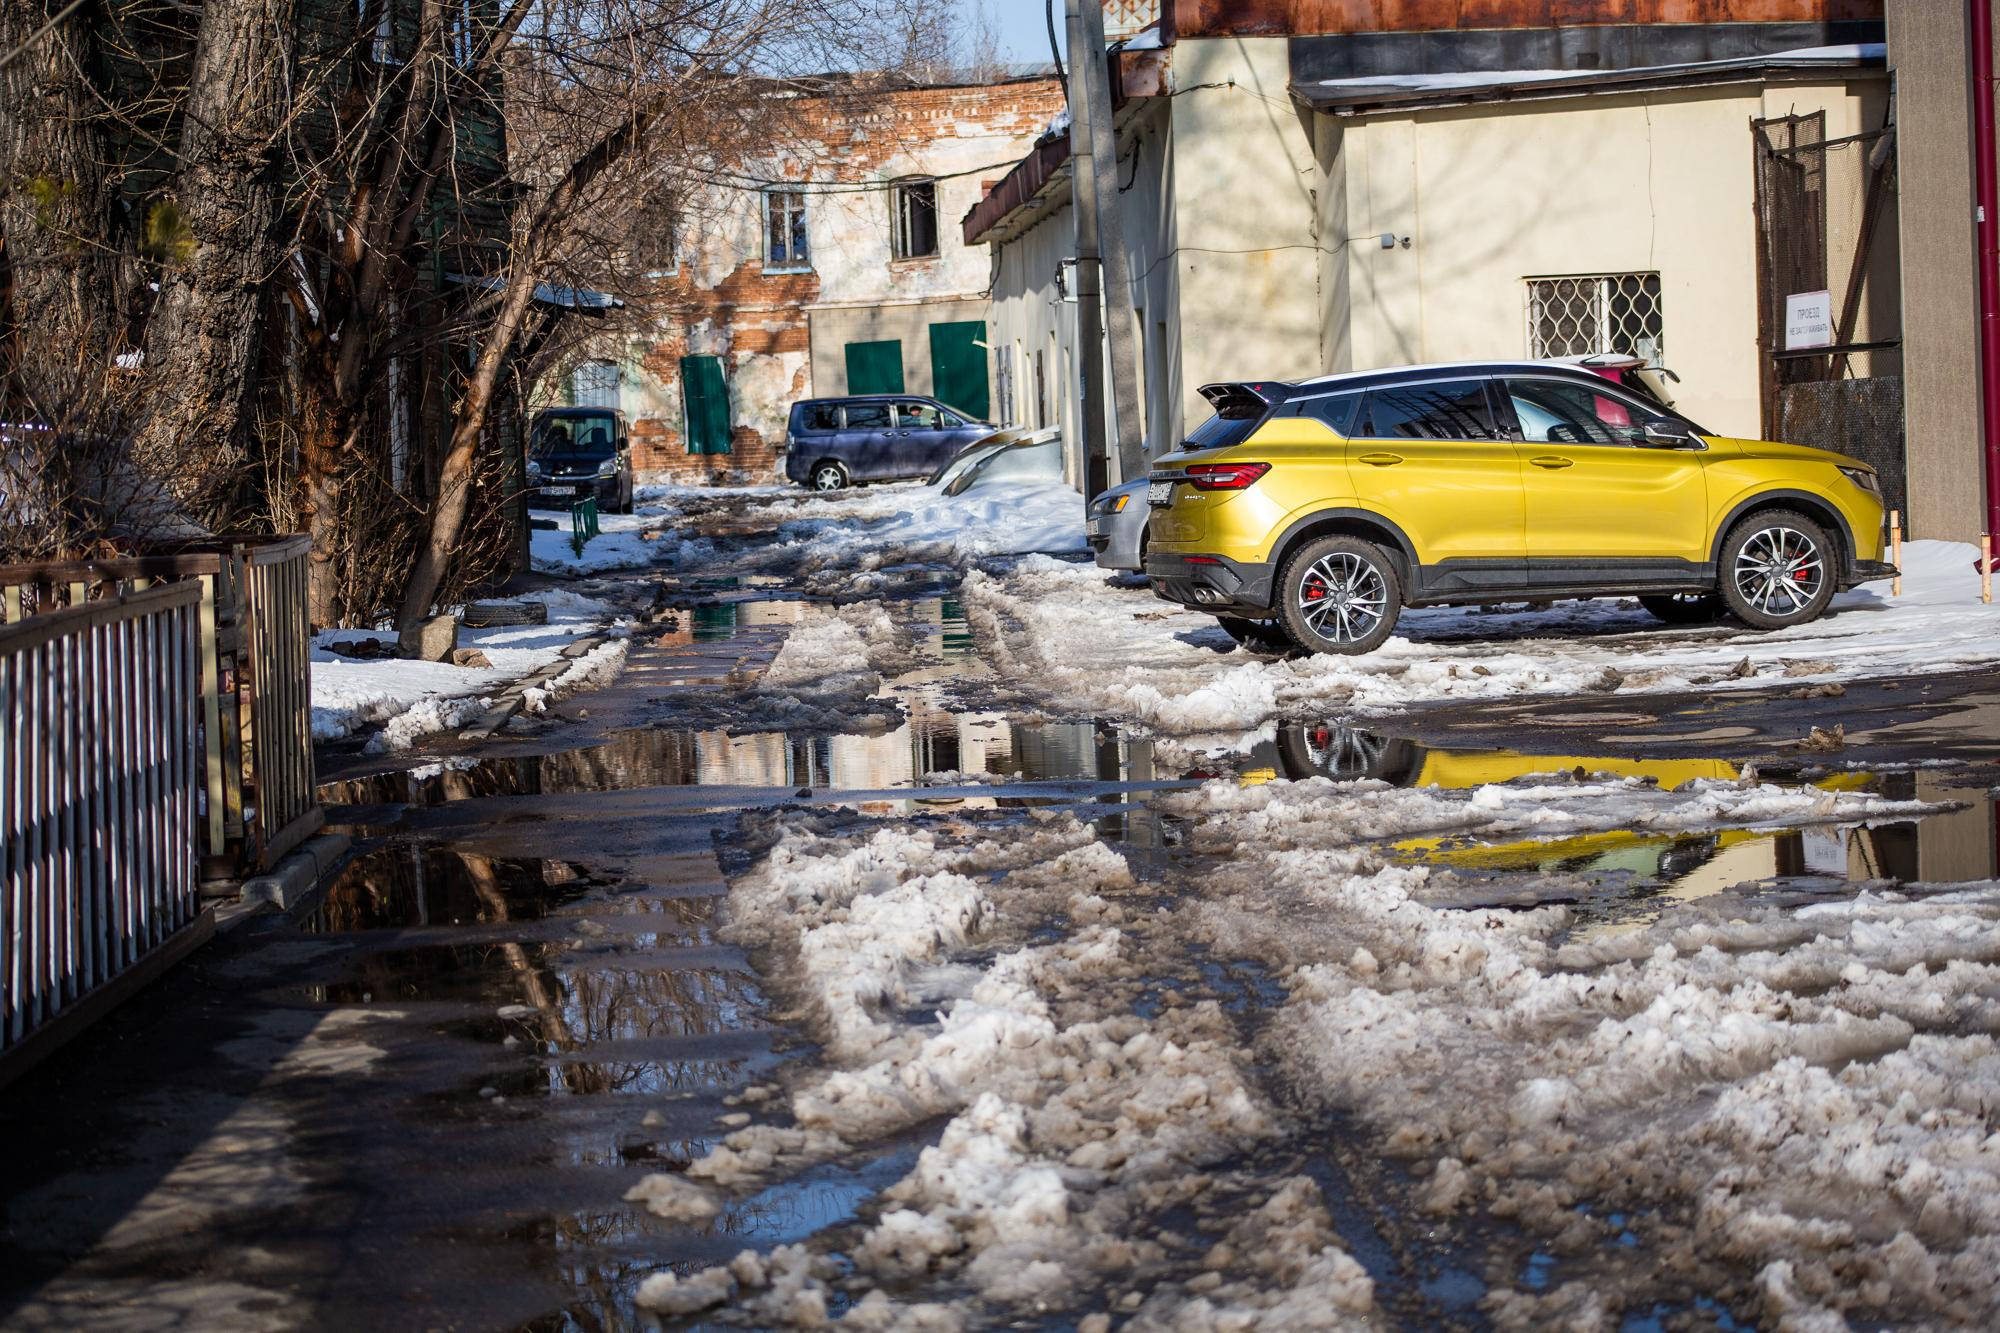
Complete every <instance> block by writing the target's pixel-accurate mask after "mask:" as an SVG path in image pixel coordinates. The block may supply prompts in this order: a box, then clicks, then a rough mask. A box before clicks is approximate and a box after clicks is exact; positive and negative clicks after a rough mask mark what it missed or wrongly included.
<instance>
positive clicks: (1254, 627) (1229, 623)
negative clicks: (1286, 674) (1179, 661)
mask: <svg viewBox="0 0 2000 1333" xmlns="http://www.w3.org/2000/svg"><path fill="white" fill-rule="evenodd" d="M1215 623H1216V624H1218V625H1220V626H1222V632H1223V633H1224V634H1227V635H1228V636H1229V637H1230V638H1232V639H1234V640H1236V642H1238V643H1240V644H1242V645H1243V646H1244V647H1245V648H1248V649H1249V650H1250V651H1251V652H1255V653H1288V652H1290V651H1292V649H1294V648H1296V647H1297V646H1298V645H1297V644H1295V643H1293V642H1292V640H1291V637H1290V636H1289V635H1287V634H1286V633H1285V627H1284V626H1283V625H1280V624H1279V623H1278V622H1277V621H1275V620H1245V619H1244V618H1243V617H1242V616H1217V617H1216V618H1215Z"/></svg>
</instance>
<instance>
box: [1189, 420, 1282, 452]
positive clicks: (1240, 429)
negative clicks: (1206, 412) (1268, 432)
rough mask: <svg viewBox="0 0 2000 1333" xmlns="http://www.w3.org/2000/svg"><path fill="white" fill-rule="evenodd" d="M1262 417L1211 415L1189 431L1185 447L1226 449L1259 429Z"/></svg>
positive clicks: (1241, 441) (1239, 442)
mask: <svg viewBox="0 0 2000 1333" xmlns="http://www.w3.org/2000/svg"><path fill="white" fill-rule="evenodd" d="M1262 420H1263V418H1262V417H1210V418H1209V419H1208V420H1206V421H1204V422H1202V423H1201V424H1200V425H1199V426H1196V427H1195V428H1194V429H1193V430H1192V431H1189V432H1188V437H1187V438H1186V439H1185V440H1183V441H1181V448H1183V449H1226V448H1228V447H1229V446H1230V445H1232V444H1241V443H1243V441H1245V440H1247V439H1249V438H1250V433H1251V432H1252V431H1254V430H1256V429H1257V425H1258V423H1259V422H1261V421H1262Z"/></svg>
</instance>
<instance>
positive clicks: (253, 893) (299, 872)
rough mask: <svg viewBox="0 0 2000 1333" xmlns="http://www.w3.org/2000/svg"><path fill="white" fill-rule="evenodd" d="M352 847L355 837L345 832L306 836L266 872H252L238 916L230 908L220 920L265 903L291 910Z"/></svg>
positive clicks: (255, 909) (248, 913) (248, 912)
mask: <svg viewBox="0 0 2000 1333" xmlns="http://www.w3.org/2000/svg"><path fill="white" fill-rule="evenodd" d="M353 847H354V840H353V839H352V838H350V837H348V836H347V835H346V834H344V833H322V834H320V835H319V836H317V837H315V838H310V839H308V840H307V841H306V842H305V844H304V845H302V846H301V847H300V848H299V849H298V850H297V851H295V852H293V853H292V854H291V855H290V856H287V857H286V858H285V859H284V860H282V861H280V862H278V864H277V865H276V866H274V867H272V869H271V872H270V873H269V874H266V875H254V876H252V877H251V878H249V879H246V880H244V881H243V890H242V896H241V898H240V900H239V901H240V902H241V909H240V916H239V913H237V912H232V913H230V914H229V917H230V919H229V921H227V922H225V923H223V924H225V925H229V924H234V922H235V921H236V920H238V919H240V917H247V916H251V915H254V914H255V913H257V912H258V911H260V910H262V909H263V908H264V907H266V906H269V907H275V908H277V909H278V910H279V911H281V912H285V911H290V910H291V909H292V908H293V907H295V906H297V905H298V904H299V903H300V902H302V901H304V899H305V898H306V896H307V895H308V894H311V893H312V892H313V891H314V890H316V889H318V888H319V887H320V884H321V882H322V881H323V880H324V879H325V878H326V877H328V876H330V875H331V874H332V873H333V872H334V871H335V870H337V869H339V868H340V866H341V865H342V864H343V863H344V862H345V861H346V860H347V854H348V852H349V851H351V850H352V849H353Z"/></svg>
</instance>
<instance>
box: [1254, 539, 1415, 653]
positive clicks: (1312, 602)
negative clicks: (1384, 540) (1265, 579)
mask: <svg viewBox="0 0 2000 1333" xmlns="http://www.w3.org/2000/svg"><path fill="white" fill-rule="evenodd" d="M1278 596H1279V602H1278V615H1279V617H1280V619H1281V621H1282V623H1283V624H1284V627H1285V629H1286V631H1287V632H1288V633H1289V634H1290V635H1291V636H1292V639H1293V640H1294V641H1295V642H1296V643H1297V644H1298V645H1299V646H1300V647H1302V648H1307V649H1310V650H1312V651H1313V652H1317V653H1341V654H1345V655H1349V656H1352V655H1355V654H1359V653H1366V652H1372V651H1374V650H1375V649H1376V648H1377V647H1379V646H1380V645H1381V643H1382V641H1383V640H1384V639H1386V638H1388V637H1389V634H1390V632H1391V631H1392V630H1394V629H1395V628H1396V617H1397V616H1398V615H1400V614H1401V613H1402V610H1403V589H1402V581H1401V580H1400V579H1398V578H1397V577H1396V565H1395V562H1394V561H1392V560H1390V559H1389V557H1388V555H1387V553H1386V552H1384V551H1383V550H1382V548H1381V547H1379V546H1377V545H1375V544H1374V543H1373V542H1366V541H1362V540H1361V539H1360V538H1358V537H1321V538H1319V539H1318V540H1316V541H1310V542H1307V543H1306V544H1305V545H1304V546H1302V547H1300V548H1299V549H1298V550H1297V551H1296V552H1295V553H1293V555H1292V558H1291V559H1289V560H1287V561H1286V562H1285V568H1284V572H1283V573H1282V574H1280V575H1279V576H1278Z"/></svg>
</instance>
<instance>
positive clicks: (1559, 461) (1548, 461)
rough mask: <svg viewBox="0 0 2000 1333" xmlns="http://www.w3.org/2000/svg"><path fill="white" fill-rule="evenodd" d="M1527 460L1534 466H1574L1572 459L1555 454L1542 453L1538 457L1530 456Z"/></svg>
mask: <svg viewBox="0 0 2000 1333" xmlns="http://www.w3.org/2000/svg"><path fill="white" fill-rule="evenodd" d="M1528 461H1529V462H1530V463H1533V464H1534V465H1535V466H1536V467H1545V468H1551V469H1553V468H1559V467H1575V466H1576V462H1575V460H1574V459H1569V458H1560V457H1557V456H1556V455H1555V454H1543V455H1541V456H1540V457H1538V458H1530V459H1529V460H1528Z"/></svg>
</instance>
